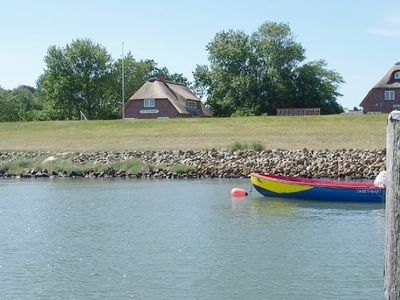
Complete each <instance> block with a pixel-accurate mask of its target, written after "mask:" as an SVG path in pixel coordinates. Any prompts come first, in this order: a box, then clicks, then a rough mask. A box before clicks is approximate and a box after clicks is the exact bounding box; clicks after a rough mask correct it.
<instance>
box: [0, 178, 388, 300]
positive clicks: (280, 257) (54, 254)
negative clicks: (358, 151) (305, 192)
mask: <svg viewBox="0 0 400 300" xmlns="http://www.w3.org/2000/svg"><path fill="white" fill-rule="evenodd" d="M233 187H243V188H247V189H248V188H249V183H248V181H247V180H210V181H208V180H195V181H168V180H166V181H155V180H152V181H146V180H143V181H134V180H127V181H125V180H71V179H68V180H43V181H41V180H32V181H29V180H28V181H25V180H0V228H1V230H0V295H1V298H2V299H383V263H384V260H383V255H384V254H383V248H384V210H383V205H382V204H346V203H339V204H337V203H318V202H313V201H296V200H279V199H266V198H263V197H261V196H259V195H258V194H257V192H256V191H253V193H252V195H251V197H248V198H246V199H241V200H232V199H231V198H230V194H229V192H230V189H231V188H233Z"/></svg>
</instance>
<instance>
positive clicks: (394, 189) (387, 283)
mask: <svg viewBox="0 0 400 300" xmlns="http://www.w3.org/2000/svg"><path fill="white" fill-rule="evenodd" d="M386 168H387V183H386V208H385V279H384V291H385V298H386V299H387V300H389V299H390V300H395V299H396V300H398V299H400V111H397V110H395V111H392V112H391V113H390V114H389V117H388V121H387V128H386Z"/></svg>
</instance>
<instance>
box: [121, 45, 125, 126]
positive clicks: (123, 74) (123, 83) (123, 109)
mask: <svg viewBox="0 0 400 300" xmlns="http://www.w3.org/2000/svg"><path fill="white" fill-rule="evenodd" d="M124 58H125V57H124V42H122V97H121V99H122V119H125V96H124V94H125V93H124V85H125V68H124V67H125V66H124Z"/></svg>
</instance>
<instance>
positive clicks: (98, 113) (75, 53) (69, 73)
mask: <svg viewBox="0 0 400 300" xmlns="http://www.w3.org/2000/svg"><path fill="white" fill-rule="evenodd" d="M44 61H45V63H46V69H45V72H44V74H43V75H41V76H40V78H39V80H38V89H39V91H40V94H41V96H42V97H43V98H44V103H43V105H44V110H45V111H46V114H47V115H48V117H49V118H50V119H78V118H79V117H80V112H83V113H84V114H85V115H86V116H87V117H88V118H89V119H104V118H111V117H116V116H118V112H119V111H118V104H119V100H118V99H115V98H114V95H113V90H112V88H113V85H115V84H114V82H113V80H114V78H113V72H112V71H113V61H112V58H111V56H110V55H109V54H108V52H107V50H106V49H105V48H104V47H102V46H101V45H100V44H96V43H94V42H93V41H91V40H89V39H77V40H74V41H72V43H71V44H70V45H66V47H64V48H59V47H56V46H51V47H50V48H49V50H48V52H47V55H46V56H45V59H44Z"/></svg>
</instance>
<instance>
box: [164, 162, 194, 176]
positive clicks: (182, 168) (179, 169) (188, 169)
mask: <svg viewBox="0 0 400 300" xmlns="http://www.w3.org/2000/svg"><path fill="white" fill-rule="evenodd" d="M169 171H170V172H172V173H176V174H185V173H186V174H187V173H196V172H197V169H196V168H195V167H193V166H188V165H184V164H176V165H173V166H171V167H170V168H169Z"/></svg>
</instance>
